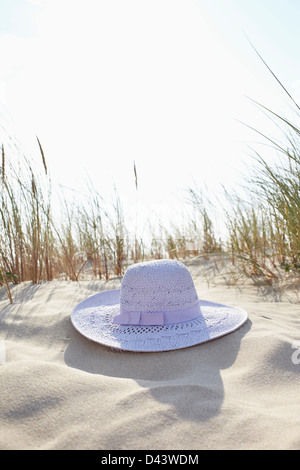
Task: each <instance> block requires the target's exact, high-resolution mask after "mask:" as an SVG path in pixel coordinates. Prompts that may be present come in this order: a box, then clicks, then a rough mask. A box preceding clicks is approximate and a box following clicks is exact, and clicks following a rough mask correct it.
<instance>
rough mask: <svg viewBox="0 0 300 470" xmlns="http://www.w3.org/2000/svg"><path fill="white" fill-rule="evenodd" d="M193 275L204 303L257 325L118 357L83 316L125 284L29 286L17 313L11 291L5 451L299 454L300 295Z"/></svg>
mask: <svg viewBox="0 0 300 470" xmlns="http://www.w3.org/2000/svg"><path fill="white" fill-rule="evenodd" d="M190 269H191V272H192V275H193V277H194V280H195V284H196V288H197V290H198V293H199V296H200V297H201V298H203V299H206V300H211V301H216V302H221V303H225V304H227V305H233V306H239V307H241V308H243V309H245V310H247V312H248V314H249V320H248V321H247V323H246V324H245V325H243V326H242V327H241V328H240V329H239V330H237V331H235V332H234V333H231V334H229V335H227V336H224V337H222V338H219V339H217V340H214V341H210V342H208V343H204V344H202V345H198V346H194V347H191V348H187V349H184V350H178V351H170V352H163V353H129V352H119V351H114V350H111V349H108V348H106V347H104V346H101V345H98V344H95V343H93V342H90V341H89V340H87V339H85V338H84V337H83V336H81V335H80V334H79V333H78V332H77V331H76V330H75V329H74V328H73V326H72V324H71V321H70V314H71V311H72V309H73V307H74V306H75V305H76V304H77V303H78V302H80V301H81V300H82V299H84V298H85V297H87V296H90V295H93V294H94V293H96V292H97V291H99V290H104V289H112V288H119V286H120V282H121V280H120V279H114V280H111V281H109V282H104V281H89V280H85V281H81V282H71V281H70V282H68V281H53V282H51V283H43V284H39V285H32V284H31V283H27V284H26V283H24V284H20V285H18V286H15V287H14V288H13V296H14V304H13V305H10V303H9V301H8V299H7V298H6V297H5V295H4V293H3V292H2V296H1V298H0V384H1V391H0V448H1V450H11V449H17V450H29V449H33V450H38V449H41V450H43V449H44V450H48V449H58V450H64V449H69V450H79V449H83V450H88V449H92V450H94V449H100V450H101V449H102V450H139V449H143V450H147V449H148V450H150V449H151V450H202V449H228V450H230V449H245V450H246V449H247V450H248V449H267V450H269V449H276V450H277V449H300V304H299V303H297V296H294V293H293V292H290V293H289V295H278V294H274V292H271V293H268V291H267V290H266V289H264V288H258V287H257V286H253V285H244V286H243V288H240V287H228V286H227V285H226V283H225V282H223V281H222V279H220V280H219V281H216V282H215V281H214V282H210V283H207V282H206V280H205V279H203V277H202V276H200V275H199V272H198V271H197V266H194V265H191V266H190ZM297 342H298V343H297ZM298 347H299V350H298Z"/></svg>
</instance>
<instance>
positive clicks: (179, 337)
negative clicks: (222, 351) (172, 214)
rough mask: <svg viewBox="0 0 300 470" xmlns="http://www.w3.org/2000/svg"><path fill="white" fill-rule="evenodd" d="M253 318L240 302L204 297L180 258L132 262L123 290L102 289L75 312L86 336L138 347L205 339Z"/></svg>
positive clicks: (155, 347)
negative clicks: (231, 303) (237, 304)
mask: <svg viewBox="0 0 300 470" xmlns="http://www.w3.org/2000/svg"><path fill="white" fill-rule="evenodd" d="M247 318H248V315H247V312H245V311H244V310H242V309H240V308H236V307H229V306H226V305H221V304H218V303H213V302H208V301H205V300H200V299H199V298H198V295H197V292H196V289H195V286H194V282H193V279H192V276H191V274H190V272H189V270H188V269H187V268H186V266H185V265H184V264H182V263H180V262H178V261H174V260H157V261H149V262H145V263H137V264H134V265H132V266H130V267H129V268H128V269H127V271H126V273H125V275H124V277H123V280H122V283H121V290H110V291H104V292H99V293H98V294H95V295H93V296H91V297H89V298H87V299H85V300H83V301H82V302H80V303H79V304H78V305H77V306H76V307H75V308H74V310H73V311H72V314H71V320H72V323H73V325H74V327H75V328H76V329H77V330H78V331H79V332H80V333H81V334H82V335H84V336H85V337H86V338H88V339H90V340H93V341H95V342H98V343H101V344H103V345H105V346H109V347H111V348H117V349H121V350H127V351H136V352H155V351H168V350H172V349H181V348H186V347H189V346H193V345H196V344H199V343H203V342H205V341H209V340H212V339H215V338H218V337H220V336H223V335H225V334H228V333H230V332H232V331H234V330H236V329H237V328H239V327H240V326H241V325H242V324H243V323H244V322H245V321H246V320H247Z"/></svg>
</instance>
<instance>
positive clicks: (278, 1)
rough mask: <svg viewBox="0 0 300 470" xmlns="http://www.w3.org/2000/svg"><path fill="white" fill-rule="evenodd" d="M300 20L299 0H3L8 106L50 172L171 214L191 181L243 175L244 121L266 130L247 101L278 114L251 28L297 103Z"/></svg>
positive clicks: (214, 184) (0, 78)
mask: <svg viewBox="0 0 300 470" xmlns="http://www.w3.org/2000/svg"><path fill="white" fill-rule="evenodd" d="M299 24H300V0H226V1H225V0H0V57H1V60H0V102H1V103H0V110H2V113H4V114H5V112H7V113H8V114H9V115H10V116H11V119H12V123H13V126H14V128H15V130H16V133H17V135H18V137H19V138H20V140H21V141H22V142H23V143H24V145H25V146H28V147H27V148H29V149H31V145H32V144H34V146H35V148H36V143H35V136H36V135H38V137H39V139H40V141H41V143H42V145H43V148H44V152H45V154H46V160H47V162H48V167H49V169H50V173H51V175H52V179H53V180H55V181H57V182H59V183H61V184H63V185H65V186H68V187H72V188H75V189H78V188H81V189H83V190H84V187H85V183H86V180H87V175H89V176H90V178H91V179H92V181H93V183H94V185H95V187H96V188H97V189H98V190H99V192H100V193H101V194H103V196H104V197H105V198H107V197H110V195H111V194H112V187H113V184H115V185H116V187H117V190H118V192H119V194H120V196H121V199H122V200H123V201H124V206H125V208H126V207H131V206H132V204H135V203H136V201H137V199H138V202H139V204H140V206H139V207H140V210H143V211H144V208H147V210H148V211H149V212H150V213H151V212H152V213H156V214H158V213H159V212H160V211H162V213H164V214H168V216H170V217H173V216H174V214H176V213H178V212H180V210H181V208H180V205H177V204H179V203H178V201H177V198H179V199H180V198H182V197H183V196H184V190H185V188H187V187H188V186H190V185H192V184H193V181H195V182H196V183H197V184H198V185H199V186H202V187H203V186H204V185H206V186H207V187H208V190H209V191H211V192H212V194H214V193H217V191H218V188H219V185H220V183H222V184H225V185H227V187H228V188H229V189H230V187H231V186H233V185H234V184H236V183H237V182H238V180H239V172H240V171H241V170H244V166H243V163H242V162H243V160H245V153H246V151H247V145H248V144H249V143H250V144H251V143H252V142H254V141H257V140H258V136H256V135H255V134H253V133H251V132H250V131H249V130H248V129H247V128H246V127H243V126H242V125H240V124H238V123H237V122H236V119H237V120H241V121H244V122H247V123H248V124H249V125H252V126H253V127H257V128H258V129H260V130H263V131H264V130H266V126H267V125H268V124H267V121H266V118H265V117H264V115H263V114H262V113H260V112H258V110H257V109H256V108H255V107H254V106H253V104H250V102H249V100H248V99H247V98H246V96H249V97H251V98H253V99H255V100H257V101H259V102H261V103H262V104H264V105H266V106H269V107H271V108H272V109H279V110H281V109H284V106H285V104H286V101H287V100H286V97H285V95H284V94H283V92H282V90H281V89H280V87H279V86H278V84H277V83H276V81H275V80H274V79H273V78H272V76H271V75H270V73H269V72H268V71H267V69H266V68H265V66H264V65H263V64H262V62H261V61H260V59H259V58H258V56H257V55H256V54H255V52H254V51H253V49H252V48H251V45H250V44H249V42H248V40H247V37H248V38H249V39H250V40H251V42H252V43H253V44H254V46H255V47H256V48H257V49H258V51H259V52H260V54H261V55H262V56H263V57H264V59H265V60H266V62H267V63H268V64H269V66H270V67H271V68H272V69H273V71H274V72H275V73H276V74H277V75H278V77H279V78H280V80H281V81H282V82H283V83H284V85H285V86H286V88H288V89H289V91H290V92H291V93H293V94H294V96H295V98H296V99H299V98H300V93H299V90H300V61H299V45H300V28H299ZM299 101H300V100H299ZM0 132H1V128H0ZM0 137H1V134H0ZM3 139H4V134H3ZM3 139H2V140H3ZM36 150H37V149H36ZM30 151H31V150H30ZM133 161H135V162H136V167H137V171H138V183H139V189H138V193H137V192H136V190H135V185H134V174H133Z"/></svg>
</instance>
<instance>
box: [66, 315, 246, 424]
mask: <svg viewBox="0 0 300 470" xmlns="http://www.w3.org/2000/svg"><path fill="white" fill-rule="evenodd" d="M250 328H251V321H250V320H249V319H248V320H247V321H246V323H245V324H244V325H242V326H241V327H240V328H239V329H237V330H236V331H234V332H232V333H229V334H227V335H225V336H223V337H220V338H217V339H214V340H211V341H208V342H205V343H202V344H199V345H196V346H191V347H188V348H184V349H178V350H172V351H165V352H142V353H138V352H127V351H117V350H114V349H111V348H108V347H106V346H102V345H100V344H98V343H95V342H93V341H91V340H88V339H86V338H85V337H84V336H82V335H81V334H80V333H78V332H77V331H76V330H75V329H74V328H73V326H72V325H71V322H70V331H69V332H68V334H69V338H70V342H69V344H68V346H67V348H66V350H65V354H64V360H65V363H66V365H68V366H69V367H72V368H75V369H79V370H82V371H85V372H87V373H90V374H98V375H104V376H107V377H116V378H126V379H132V380H135V381H136V382H137V383H138V384H139V385H140V386H141V387H143V388H144V390H147V392H148V393H150V394H151V396H152V397H153V398H154V399H155V400H157V401H158V402H160V403H165V404H168V405H170V406H172V407H174V408H175V409H176V412H177V413H178V415H179V416H180V417H181V418H182V419H185V420H191V421H206V420H208V419H210V418H212V417H213V416H215V415H217V414H218V412H219V411H220V409H221V406H222V403H223V400H224V396H225V391H224V385H223V381H222V377H221V371H222V370H224V369H227V368H229V367H231V366H232V365H233V364H234V362H235V360H236V358H237V355H238V351H239V349H240V344H241V341H242V338H243V337H244V335H245V334H246V333H247V332H248V331H249V330H250Z"/></svg>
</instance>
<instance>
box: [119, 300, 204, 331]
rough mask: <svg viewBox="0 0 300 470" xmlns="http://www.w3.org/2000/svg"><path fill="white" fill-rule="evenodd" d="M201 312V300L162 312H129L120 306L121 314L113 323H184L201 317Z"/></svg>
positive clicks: (148, 324)
mask: <svg viewBox="0 0 300 470" xmlns="http://www.w3.org/2000/svg"><path fill="white" fill-rule="evenodd" d="M200 314H201V310H200V302H199V301H198V302H197V303H196V304H195V305H192V306H191V307H188V308H183V309H181V310H165V311H162V312H128V311H126V310H124V309H122V308H120V314H119V315H116V316H115V317H114V319H113V323H117V324H119V325H144V326H150V325H152V326H154V325H158V326H159V325H172V324H174V323H183V322H186V321H190V320H193V319H194V318H197V317H199V315H200Z"/></svg>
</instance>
